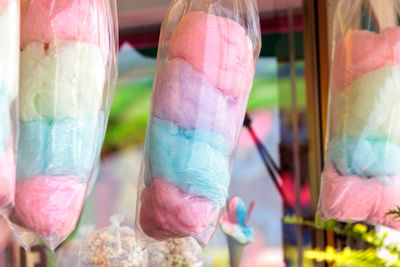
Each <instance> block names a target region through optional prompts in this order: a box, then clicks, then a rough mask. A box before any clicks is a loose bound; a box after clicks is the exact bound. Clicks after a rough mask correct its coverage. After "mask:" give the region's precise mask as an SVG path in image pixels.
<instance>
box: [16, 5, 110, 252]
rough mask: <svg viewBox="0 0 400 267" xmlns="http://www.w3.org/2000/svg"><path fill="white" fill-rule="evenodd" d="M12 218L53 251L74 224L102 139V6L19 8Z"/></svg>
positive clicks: (104, 42)
mask: <svg viewBox="0 0 400 267" xmlns="http://www.w3.org/2000/svg"><path fill="white" fill-rule="evenodd" d="M21 9H22V14H21V16H22V20H21V21H22V25H21V46H22V49H23V50H22V53H21V68H20V69H21V72H20V105H19V108H20V109H19V111H20V112H19V116H20V132H19V147H18V163H17V185H16V200H15V208H14V216H16V217H17V219H16V221H17V222H19V223H20V224H21V225H23V226H25V227H27V228H28V229H30V230H31V231H33V232H35V233H36V234H37V235H38V236H40V237H41V238H42V239H43V240H44V241H45V242H46V243H47V244H48V245H49V246H50V248H52V249H54V248H55V247H56V246H57V245H58V244H59V243H60V242H61V241H62V240H63V239H64V238H65V237H66V236H67V235H68V234H69V233H70V232H71V231H72V230H73V228H74V227H75V224H76V222H77V220H78V217H79V214H80V211H81V208H82V205H83V201H84V198H85V192H86V184H87V182H88V179H89V177H90V175H91V172H92V169H93V166H94V163H95V160H96V159H97V156H98V153H99V150H100V145H101V142H102V138H103V134H104V126H105V125H104V121H105V116H104V112H103V111H102V107H103V90H104V82H105V66H106V62H107V57H108V51H109V42H108V25H107V23H108V22H107V18H106V11H107V10H106V7H105V1H102V0H84V1H82V0H72V1H71V0H57V1H54V0H39V1H25V2H24V3H23V5H22V8H21Z"/></svg>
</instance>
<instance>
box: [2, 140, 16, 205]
mask: <svg viewBox="0 0 400 267" xmlns="http://www.w3.org/2000/svg"><path fill="white" fill-rule="evenodd" d="M14 192H15V156H14V150H13V145H12V144H10V145H9V146H8V148H7V150H6V152H5V153H4V154H3V155H1V156H0V208H5V207H7V206H9V205H12V204H14Z"/></svg>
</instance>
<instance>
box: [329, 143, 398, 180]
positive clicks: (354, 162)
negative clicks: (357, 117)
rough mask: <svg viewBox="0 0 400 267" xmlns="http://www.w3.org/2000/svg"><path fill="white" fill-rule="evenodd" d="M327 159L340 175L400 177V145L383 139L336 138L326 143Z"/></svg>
mask: <svg viewBox="0 0 400 267" xmlns="http://www.w3.org/2000/svg"><path fill="white" fill-rule="evenodd" d="M327 159H328V160H329V161H331V162H332V163H333V165H334V166H335V167H336V168H337V170H338V172H339V173H340V174H342V175H359V176H366V177H373V176H389V175H400V164H399V162H400V146H398V145H396V144H393V143H391V142H389V141H387V140H384V139H376V138H368V137H362V136H361V137H351V136H340V137H335V138H333V139H332V140H331V141H330V142H329V145H328V150H327Z"/></svg>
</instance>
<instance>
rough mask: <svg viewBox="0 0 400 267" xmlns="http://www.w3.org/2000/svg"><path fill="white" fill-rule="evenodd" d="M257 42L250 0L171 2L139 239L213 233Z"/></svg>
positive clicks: (203, 237)
mask: <svg viewBox="0 0 400 267" xmlns="http://www.w3.org/2000/svg"><path fill="white" fill-rule="evenodd" d="M260 46H261V40H260V25H259V15H258V9H257V5H256V2H255V1H254V0H242V1H239V0H219V1H205V0H200V1H199V0H196V1H188V0H178V1H173V3H172V5H171V6H170V8H169V11H168V13H167V15H166V18H165V19H164V22H163V24H162V27H161V34H160V41H159V48H158V55H157V64H156V74H155V77H154V84H153V94H152V102H151V112H150V117H149V122H148V128H147V137H146V144H145V151H144V158H143V161H142V168H141V177H140V181H139V186H138V190H139V193H138V206H137V216H136V217H137V222H136V227H137V230H138V232H139V233H140V234H139V235H138V237H139V238H141V240H144V241H145V242H149V241H152V240H153V241H154V240H166V239H168V238H178V237H186V236H192V237H194V238H195V239H197V241H199V242H200V243H201V244H206V243H207V242H208V241H209V240H210V238H211V237H212V235H213V233H214V231H215V229H216V226H217V224H218V220H219V217H220V215H221V211H222V210H223V208H224V206H225V203H226V199H227V196H228V189H229V183H230V176H231V169H232V163H233V159H234V155H235V150H236V145H237V141H238V138H239V134H240V130H241V128H242V124H243V120H244V115H245V111H246V107H247V101H248V97H249V94H250V91H251V87H252V82H253V78H254V71H255V66H256V63H257V60H258V57H259V53H260Z"/></svg>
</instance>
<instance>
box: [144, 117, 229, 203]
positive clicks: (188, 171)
mask: <svg viewBox="0 0 400 267" xmlns="http://www.w3.org/2000/svg"><path fill="white" fill-rule="evenodd" d="M148 140H149V152H148V153H149V155H148V159H149V160H148V165H149V166H148V167H147V169H146V173H145V181H146V184H147V185H149V184H150V183H151V181H152V179H154V178H155V177H162V178H163V179H165V180H166V181H168V182H169V183H171V184H173V185H175V186H177V187H179V188H180V189H181V190H183V191H185V192H186V193H190V194H193V195H196V196H201V197H204V198H206V199H208V200H210V201H212V202H213V203H215V204H216V206H218V207H222V206H224V205H225V201H226V198H227V195H228V187H229V180H230V173H229V170H230V168H229V157H228V154H227V153H226V151H227V149H226V147H229V144H227V142H226V140H225V138H224V137H222V136H220V135H218V134H215V133H213V132H208V131H203V130H197V129H196V130H185V129H182V128H179V127H177V126H175V125H174V124H173V123H171V122H169V121H165V120H161V119H158V118H157V117H153V118H152V119H151V122H150V126H149V136H148Z"/></svg>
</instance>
